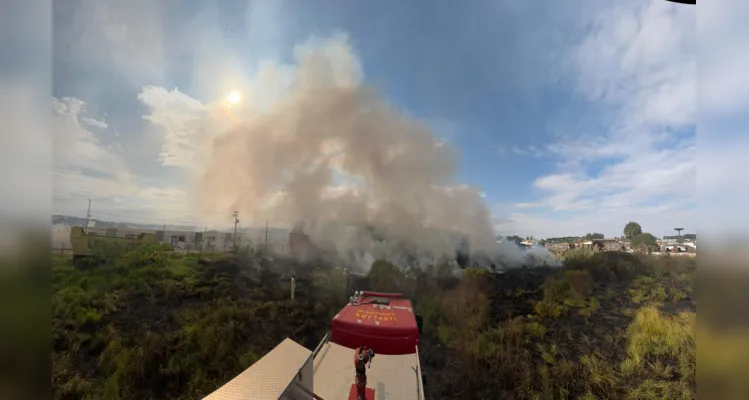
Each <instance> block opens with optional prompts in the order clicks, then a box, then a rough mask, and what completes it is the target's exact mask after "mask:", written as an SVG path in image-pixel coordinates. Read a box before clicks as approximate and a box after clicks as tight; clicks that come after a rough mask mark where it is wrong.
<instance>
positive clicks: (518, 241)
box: [507, 235, 523, 244]
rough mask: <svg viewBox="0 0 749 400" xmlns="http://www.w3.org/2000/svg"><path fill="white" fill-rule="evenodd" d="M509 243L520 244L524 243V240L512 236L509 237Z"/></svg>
mask: <svg viewBox="0 0 749 400" xmlns="http://www.w3.org/2000/svg"><path fill="white" fill-rule="evenodd" d="M507 241H508V242H515V243H518V244H519V243H520V242H522V241H523V238H522V237H520V236H518V235H511V236H507Z"/></svg>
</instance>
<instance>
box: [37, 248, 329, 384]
mask: <svg viewBox="0 0 749 400" xmlns="http://www.w3.org/2000/svg"><path fill="white" fill-rule="evenodd" d="M110 251H111V253H110V254H109V255H107V254H104V253H103V250H102V251H101V252H100V253H99V257H98V258H97V259H95V263H90V267H84V268H76V267H74V266H73V263H72V260H71V258H70V257H69V256H60V255H56V256H54V258H53V259H54V265H53V269H52V289H53V294H52V335H53V337H52V340H53V357H52V361H53V371H52V384H53V387H54V398H56V399H78V398H103V399H117V398H122V399H125V398H126V399H157V398H158V399H161V398H175V399H180V398H182V399H194V398H202V396H205V395H206V394H208V393H210V392H211V391H213V390H215V389H216V388H217V387H218V386H219V385H221V384H223V383H225V382H226V381H227V380H229V379H231V378H233V377H234V376H235V375H236V374H238V373H239V372H241V371H243V370H244V369H246V368H247V367H248V366H250V365H251V364H252V363H253V362H254V361H255V360H257V359H258V358H259V357H261V356H262V355H263V354H264V353H265V352H267V351H268V350H270V349H272V348H273V347H274V346H276V345H277V344H278V343H279V342H280V341H281V340H283V339H284V338H285V337H287V336H290V337H292V338H293V339H295V340H297V341H299V342H300V343H303V344H305V345H307V346H314V345H315V343H316V342H317V341H318V340H319V339H320V338H321V337H322V335H323V334H324V332H325V331H326V328H327V319H328V318H329V317H330V313H329V310H332V309H333V308H334V305H333V304H330V302H332V301H333V299H332V298H331V296H330V295H329V293H331V292H327V291H326V292H325V294H326V295H325V296H316V297H318V298H312V296H309V298H308V299H303V300H297V301H292V300H289V292H288V285H285V286H284V287H281V286H280V285H279V286H277V288H274V287H272V286H271V285H269V284H268V282H264V279H265V277H264V276H262V274H258V275H255V276H251V275H248V274H247V270H252V269H251V268H249V266H247V267H245V266H243V265H242V264H241V261H240V260H239V259H234V258H229V257H227V256H211V255H208V256H207V257H205V258H198V257H197V256H192V255H189V256H181V255H178V254H172V253H170V252H167V251H164V248H163V247H162V246H159V245H149V246H145V247H141V248H137V249H134V250H130V251H125V252H124V253H123V252H121V251H119V249H111V250H110ZM299 286H302V287H303V286H304V285H303V283H300V284H299ZM326 290H327V289H326ZM341 293H342V292H341ZM260 332H262V333H260Z"/></svg>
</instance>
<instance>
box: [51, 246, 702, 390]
mask: <svg viewBox="0 0 749 400" xmlns="http://www.w3.org/2000/svg"><path fill="white" fill-rule="evenodd" d="M53 258H54V265H53V279H52V283H53V298H52V306H53V308H52V313H53V315H52V334H53V388H54V398H57V399H80V398H97V399H98V398H104V399H115V398H122V399H157V398H175V399H196V398H201V397H202V396H204V395H206V394H208V393H210V392H211V391H213V390H215V389H216V388H217V387H218V386H220V385H221V384H223V383H224V382H226V381H227V380H229V379H230V378H232V377H233V376H235V375H236V374H238V373H239V372H241V371H242V370H244V369H245V368H247V367H248V366H249V365H251V364H252V363H253V362H254V361H255V360H257V359H258V358H259V357H261V356H262V355H263V354H264V353H265V352H267V351H268V350H270V349H271V348H273V347H274V346H275V345H276V344H277V343H279V342H280V341H281V340H283V339H284V338H285V337H291V338H292V339H294V340H296V341H298V342H300V343H302V344H304V345H305V346H307V347H309V348H313V347H314V346H315V345H316V343H317V342H318V341H319V340H320V338H322V336H323V335H324V333H325V332H326V330H327V326H328V323H329V320H330V318H331V317H332V315H334V314H335V312H337V311H338V309H339V308H340V307H341V306H342V305H343V304H344V302H345V300H346V298H347V296H348V295H349V293H348V291H349V290H352V289H354V288H370V289H373V290H388V291H390V290H399V291H402V292H404V293H407V294H408V295H409V296H411V297H412V298H413V300H414V303H415V307H416V308H417V310H418V311H419V312H420V313H421V314H422V316H423V317H424V325H425V328H424V329H425V332H424V336H423V338H422V340H423V343H422V346H421V350H422V354H421V357H422V364H423V367H424V369H425V372H426V373H427V377H428V381H427V385H426V392H427V395H428V396H427V398H431V399H472V398H498V399H505V398H507V399H509V398H516V399H554V398H560V399H596V398H598V399H604V398H605V399H625V398H627V399H691V398H695V390H696V383H695V382H696V380H695V364H696V362H695V359H696V354H695V332H696V326H695V325H696V324H695V320H696V315H695V312H696V311H695V310H696V301H695V300H694V297H695V290H696V284H695V282H696V279H695V277H696V267H695V260H693V259H687V258H676V257H673V258H670V257H658V258H648V257H641V258H640V257H636V256H633V255H631V254H627V253H581V252H578V253H575V252H572V253H568V254H566V257H565V258H566V264H567V266H566V267H565V268H563V269H549V268H537V269H526V268H523V269H517V270H511V271H509V272H507V273H505V274H503V275H497V276H491V275H489V274H487V273H486V272H485V271H483V270H466V271H464V274H463V278H461V279H456V278H450V277H447V276H445V274H444V271H443V269H442V268H430V269H429V270H427V271H415V270H412V271H408V272H406V273H404V272H401V271H399V270H398V269H397V268H394V267H393V266H392V265H390V264H388V263H386V262H382V261H380V262H377V263H375V265H374V266H373V268H372V270H371V271H370V275H369V276H368V278H367V279H365V280H364V281H362V282H358V283H351V284H349V282H348V281H347V279H346V277H345V276H344V275H343V273H342V272H341V271H338V270H329V269H324V268H312V269H304V270H303V269H297V278H298V283H297V289H298V293H297V298H296V300H291V299H289V290H288V283H287V282H288V281H287V279H286V278H287V277H288V272H289V271H290V269H291V267H292V265H290V264H288V263H287V264H283V263H282V262H281V261H279V260H275V261H270V260H269V259H265V258H262V257H257V256H250V255H248V254H244V255H239V256H236V257H234V256H231V255H226V254H214V255H211V254H203V255H197V254H196V255H186V256H180V255H174V254H171V253H169V252H167V251H164V249H162V248H159V247H158V246H150V247H147V248H141V249H137V250H134V251H130V252H127V253H126V252H117V251H109V253H106V252H105V253H103V254H101V255H100V257H99V260H98V265H90V266H86V265H84V266H74V265H73V263H72V260H71V259H70V256H68V255H59V254H58V255H53ZM282 264H283V265H282ZM357 285H359V286H361V287H355V286H357Z"/></svg>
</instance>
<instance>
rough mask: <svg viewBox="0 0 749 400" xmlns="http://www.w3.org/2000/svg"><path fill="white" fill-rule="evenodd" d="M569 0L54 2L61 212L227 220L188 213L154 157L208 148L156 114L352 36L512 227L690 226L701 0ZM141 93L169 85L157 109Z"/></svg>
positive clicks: (200, 103) (213, 96) (216, 96)
mask: <svg viewBox="0 0 749 400" xmlns="http://www.w3.org/2000/svg"><path fill="white" fill-rule="evenodd" d="M559 3H560V2H555V1H538V2H526V1H472V2H465V3H458V2H454V1H428V2H427V1H412V2H389V3H388V6H383V5H379V6H378V5H374V3H373V2H332V1H331V2H325V1H318V2H306V1H272V2H271V1H255V2H248V1H239V0H237V1H220V2H184V3H183V4H181V5H180V3H179V2H152V1H145V0H135V1H130V2H114V1H104V0H77V1H70V2H66V4H65V7H62V6H60V5H59V4H58V5H57V7H56V8H55V14H54V18H55V36H54V45H55V52H54V57H55V58H54V63H53V79H54V80H53V82H54V84H53V96H54V97H55V107H56V108H55V114H54V115H55V119H54V120H53V122H54V123H55V124H56V129H57V130H56V133H55V135H56V138H57V140H58V141H59V143H58V144H56V145H55V146H56V151H57V153H56V159H55V161H56V165H55V173H56V184H55V189H54V190H55V196H54V210H53V211H54V212H58V213H66V214H77V215H85V207H86V204H87V200H86V199H88V198H89V197H92V198H93V199H94V200H93V202H94V210H95V212H99V213H102V215H103V214H113V215H118V216H121V217H119V219H131V220H134V221H137V220H138V219H139V218H140V219H141V220H148V219H154V220H159V219H161V220H164V221H165V222H170V221H174V222H180V221H189V222H193V221H194V222H203V221H209V222H212V221H215V220H217V219H221V218H223V217H219V216H205V215H196V214H195V213H194V212H193V211H191V210H190V208H189V203H190V199H189V197H190V193H189V190H187V189H186V185H188V182H189V181H190V173H189V171H186V169H185V168H182V167H180V166H178V165H168V164H169V163H165V162H164V159H163V157H160V154H162V153H164V152H165V151H166V152H169V151H170V150H168V148H169V146H176V147H180V146H182V147H184V146H188V147H189V146H197V144H195V143H192V144H185V143H177V144H175V143H174V142H169V141H168V140H167V138H168V136H169V134H168V133H165V132H166V131H170V129H171V130H172V131H173V130H174V129H177V128H175V127H171V128H170V127H169V126H166V125H165V123H162V124H161V125H159V126H155V125H156V124H154V123H151V122H149V120H147V119H145V118H144V116H146V115H149V113H151V114H152V113H153V112H155V111H154V110H156V108H157V107H162V108H159V109H158V110H160V111H161V112H163V113H164V114H163V115H167V114H166V112H167V110H168V111H169V113H170V114H168V118H167V117H165V118H167V119H168V120H169V123H175V124H179V123H181V122H180V121H183V120H181V119H180V118H188V116H190V115H194V114H190V113H194V112H198V111H196V110H201V109H202V108H201V107H204V106H207V105H209V104H212V103H214V102H216V101H221V100H222V99H223V97H224V96H226V94H227V93H228V92H229V91H231V90H235V89H238V90H240V91H242V92H243V95H245V96H254V97H253V98H260V97H263V96H271V95H270V94H269V93H276V92H275V91H276V90H279V91H278V93H281V92H282V91H280V89H277V88H275V87H274V88H271V89H269V88H268V87H266V86H262V85H260V84H258V83H257V82H259V80H258V78H257V76H256V74H257V72H258V66H259V65H261V63H263V62H273V63H276V64H281V65H290V66H293V65H294V62H295V59H294V57H293V49H294V46H296V45H299V44H301V43H307V42H308V41H309V40H310V37H312V36H315V37H318V38H320V40H324V39H325V38H329V37H332V36H334V35H336V34H337V33H341V32H342V33H344V34H345V35H347V37H348V43H349V44H350V46H351V48H352V49H353V51H354V52H355V56H356V58H357V60H358V63H359V64H360V65H361V68H362V71H363V76H364V83H365V84H368V85H372V86H373V87H375V88H377V89H378V90H379V91H380V93H381V94H382V95H383V96H385V97H386V98H387V100H388V101H389V102H390V103H392V104H393V105H395V106H397V107H398V108H399V109H400V110H401V111H402V112H404V113H407V114H409V115H411V116H412V117H414V118H418V119H421V120H424V121H426V122H427V123H428V124H429V125H430V126H431V127H432V129H433V132H434V134H435V135H437V136H439V137H441V138H442V139H444V140H446V141H448V142H449V143H451V144H452V145H454V146H456V147H457V148H458V150H459V152H460V157H461V158H460V163H459V168H458V170H457V171H456V176H455V182H454V183H455V184H468V185H472V186H475V187H478V188H480V190H481V191H482V192H483V193H484V194H485V197H484V201H485V202H486V206H487V207H488V208H489V210H490V211H491V213H492V216H493V223H494V227H495V229H497V230H498V231H500V232H501V233H505V234H521V235H534V236H536V237H550V236H566V235H584V234H585V233H587V232H602V233H604V234H606V236H618V235H621V231H622V229H623V227H624V225H625V224H626V223H627V222H628V221H630V220H635V221H638V222H640V223H641V224H642V225H643V228H644V229H645V230H646V231H650V232H652V233H654V234H656V235H659V236H660V235H664V234H671V233H672V228H673V227H676V226H679V227H684V228H685V231H687V232H689V231H694V230H695V227H694V226H695V224H696V222H695V194H694V192H695V181H696V149H695V146H696V138H695V131H696V128H695V124H696V123H695V120H696V111H695V110H696V91H697V85H696V69H695V59H696V51H697V50H696V45H695V42H694V31H695V25H696V24H695V12H694V8H690V7H683V6H679V5H673V4H667V3H666V2H653V1H646V0H640V1H632V2H626V3H627V4H621V3H622V2H617V1H614V0H606V1H602V0H601V1H598V0H597V1H593V0H590V1H581V2H576V4H575V5H573V6H570V5H567V4H565V5H561V4H559ZM379 4H385V3H379ZM264 82H265V81H264ZM145 87H150V88H152V89H153V88H162V89H163V93H166V94H163V96H162V95H160V96H156V95H155V94H154V96H153V97H151V98H150V99H151V100H150V103H149V102H148V101H144V100H143V99H142V98H140V99H139V94H142V93H143V92H144V88H145ZM175 88H177V89H178V92H176V93H175V92H174V91H173V90H174V89H175ZM253 91H254V92H253ZM150 93H152V94H153V93H156V91H155V89H153V90H152V92H150ZM158 93H161V92H158ZM157 97H158V99H157ZM271 97H272V96H271ZM263 98H264V97H263ZM269 98H270V97H269ZM268 101H271V100H268ZM155 102H158V106H157V105H155V104H156V103H155ZM149 107H150V108H149ZM190 118H191V117H190ZM188 119H189V118H188ZM175 121H176V122H175ZM175 126H176V125H175ZM180 126H182V125H180ZM183 128H184V127H183ZM179 129H182V128H179ZM212 129H218V128H216V127H215V126H212ZM165 148H167V150H164V149H165ZM172 150H174V149H172ZM102 218H104V217H103V216H102Z"/></svg>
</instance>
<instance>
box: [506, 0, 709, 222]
mask: <svg viewBox="0 0 749 400" xmlns="http://www.w3.org/2000/svg"><path fill="white" fill-rule="evenodd" d="M695 25H696V24H695V13H694V8H689V7H683V6H679V5H673V4H670V3H666V2H638V3H636V4H629V3H627V4H626V5H618V6H616V7H614V8H613V9H611V10H607V11H605V12H603V13H601V14H599V15H597V16H596V17H595V18H593V20H592V23H591V26H590V30H589V31H588V33H587V35H586V36H585V37H584V38H583V39H582V40H581V41H580V43H579V44H578V45H577V46H576V47H575V48H574V49H573V51H572V52H571V54H570V55H569V59H568V64H567V65H566V67H567V71H568V72H569V73H571V75H572V76H573V77H574V79H575V82H576V83H577V89H578V91H579V93H580V94H581V95H582V96H583V97H584V98H585V99H587V100H588V101H589V102H591V103H596V104H602V105H604V106H606V107H608V108H609V109H611V110H613V111H614V116H615V118H614V119H613V121H612V122H611V123H610V125H609V126H608V128H607V131H606V132H600V131H597V132H576V131H571V132H566V135H565V137H564V139H563V140H562V141H559V142H557V143H551V144H550V145H548V146H547V148H546V149H545V150H546V151H547V154H551V155H554V156H555V157H558V159H559V161H560V162H559V170H558V171H557V172H555V173H552V174H549V175H546V176H542V177H539V178H538V179H536V181H535V182H534V183H533V186H534V187H535V188H536V189H538V190H540V191H541V193H542V194H543V195H544V197H543V198H542V200H541V201H539V202H532V203H530V202H524V203H520V204H517V205H516V207H515V208H516V209H530V208H531V207H530V206H531V205H532V206H534V207H535V206H539V205H543V207H541V209H540V210H539V211H538V213H535V214H527V213H517V212H513V211H512V210H503V211H504V213H505V214H504V215H509V219H510V220H512V222H507V223H505V224H504V225H503V226H502V228H503V229H510V230H513V229H515V230H518V232H520V231H525V232H528V233H529V234H536V235H542V236H553V235H559V236H566V235H571V234H585V233H586V232H588V231H590V232H592V231H601V230H604V231H605V233H607V234H611V235H613V234H619V231H620V230H621V228H620V227H619V225H621V227H623V226H624V224H626V222H628V221H629V220H639V221H640V222H641V223H642V224H643V225H644V229H646V230H650V231H652V232H653V233H656V234H664V233H668V232H669V231H670V229H671V226H670V225H672V224H674V223H678V224H679V225H684V226H685V227H686V228H687V229H688V230H690V229H691V230H695V229H696V228H695V226H694V215H693V211H692V209H693V199H694V197H695V180H696V145H695V138H694V134H693V130H694V128H695V109H696V106H695V103H696V76H695V74H696V69H695V60H696V51H695V46H694V39H695V34H694V32H695V28H696V26H695ZM562 129H564V128H563V127H562ZM685 130H686V132H687V133H682V132H685ZM536 150H537V149H536ZM513 152H515V154H519V155H527V154H538V155H541V154H542V153H543V152H541V151H536V152H535V153H534V152H533V151H532V149H530V148H528V149H522V148H513ZM654 204H657V206H654ZM549 210H553V211H557V212H560V213H562V214H558V215H557V216H556V217H549V216H546V215H544V214H541V212H542V211H546V212H548V211H549ZM664 213H665V214H668V216H664ZM562 216H564V217H562ZM534 230H535V231H534Z"/></svg>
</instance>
